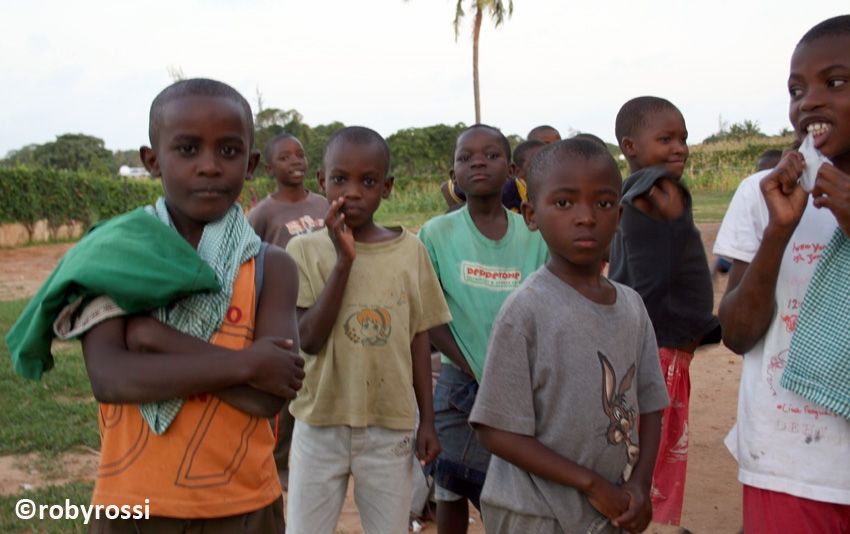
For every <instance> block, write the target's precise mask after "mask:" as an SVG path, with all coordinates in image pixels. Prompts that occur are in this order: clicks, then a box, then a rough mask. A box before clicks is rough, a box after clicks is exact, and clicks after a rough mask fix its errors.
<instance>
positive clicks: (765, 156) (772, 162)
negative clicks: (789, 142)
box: [756, 148, 782, 171]
mask: <svg viewBox="0 0 850 534" xmlns="http://www.w3.org/2000/svg"><path fill="white" fill-rule="evenodd" d="M780 159H782V151H781V150H778V149H776V148H771V149H769V150H765V151H764V152H762V153H761V156H759V159H758V162H756V169H758V170H760V171H763V170H765V169H772V168H774V167H776V166H777V165H778V164H779V160H780Z"/></svg>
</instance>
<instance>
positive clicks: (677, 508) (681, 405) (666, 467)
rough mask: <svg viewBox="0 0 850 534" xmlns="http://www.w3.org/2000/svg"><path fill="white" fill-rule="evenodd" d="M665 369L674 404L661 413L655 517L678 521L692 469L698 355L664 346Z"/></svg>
mask: <svg viewBox="0 0 850 534" xmlns="http://www.w3.org/2000/svg"><path fill="white" fill-rule="evenodd" d="M658 357H659V358H660V360H661V372H662V373H664V382H665V383H666V384H667V393H668V395H670V405H669V406H667V408H665V409H664V411H663V412H662V414H661V441H660V442H659V444H658V456H657V457H656V460H655V471H654V472H653V474H652V492H651V494H650V495H651V498H652V520H653V521H655V522H658V523H664V524H668V525H678V524H679V522H680V521H681V519H682V503H683V501H684V499H685V473H686V472H687V469H688V405H689V404H690V398H691V375H690V373H689V371H688V369H689V368H690V365H691V360H692V359H693V357H694V355H693V354H691V353H689V352H685V351H683V350H677V349H670V348H667V347H660V348H659V349H658Z"/></svg>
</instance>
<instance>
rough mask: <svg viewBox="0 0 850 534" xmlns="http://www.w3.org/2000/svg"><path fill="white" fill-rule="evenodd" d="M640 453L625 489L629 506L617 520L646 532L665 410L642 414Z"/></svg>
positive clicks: (619, 523) (624, 486) (629, 529)
mask: <svg viewBox="0 0 850 534" xmlns="http://www.w3.org/2000/svg"><path fill="white" fill-rule="evenodd" d="M638 436H639V439H640V455H639V456H638V461H637V463H636V464H635V467H634V469H633V470H632V474H631V477H630V478H629V481H628V482H626V483H625V484H624V485H623V489H624V490H625V491H626V493H628V494H629V508H628V510H626V511H625V512H624V513H623V514H622V515H621V516H619V517H618V518H617V519H616V520H615V521H614V523H616V524H617V525H619V526H620V527H621V528H623V529H625V530H627V531H629V532H643V531H644V530H645V529H646V527H647V526H648V525H649V522H650V520H651V519H652V501H651V499H650V495H649V492H650V489H651V488H652V472H653V471H654V470H655V458H656V456H657V454H658V444H659V442H660V441H661V412H651V413H642V414H640V422H639V424H638Z"/></svg>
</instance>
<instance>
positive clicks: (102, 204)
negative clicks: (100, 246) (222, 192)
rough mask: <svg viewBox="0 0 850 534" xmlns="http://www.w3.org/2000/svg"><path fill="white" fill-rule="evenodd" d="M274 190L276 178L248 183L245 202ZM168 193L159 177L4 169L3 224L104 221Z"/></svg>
mask: <svg viewBox="0 0 850 534" xmlns="http://www.w3.org/2000/svg"><path fill="white" fill-rule="evenodd" d="M273 189H274V182H272V181H271V180H267V179H266V180H255V181H251V182H248V183H247V184H246V187H245V190H244V191H243V194H242V198H241V199H240V200H241V201H242V204H243V206H245V207H246V208H247V207H249V206H250V205H251V203H252V200H254V201H256V199H262V198H263V197H265V196H266V195H267V194H268V193H269V192H270V191H272V190H273ZM161 194H162V187H161V186H160V183H159V180H151V179H132V178H118V177H109V176H96V175H92V174H87V173H80V172H71V171H60V170H55V169H45V168H30V167H16V168H10V169H8V168H7V169H0V223H13V222H17V223H22V224H24V225H27V226H30V225H32V224H34V223H35V222H36V221H40V220H43V219H46V220H47V221H48V223H49V224H50V226H52V227H57V226H60V225H62V224H66V223H70V222H74V221H77V222H81V223H82V224H83V225H84V226H85V227H88V226H90V225H92V224H94V223H96V222H98V221H100V220H103V219H108V218H110V217H113V216H115V215H118V214H119V213H123V212H125V211H129V210H131V209H133V208H136V207H138V206H143V205H145V204H151V203H153V202H154V201H155V200H156V199H157V197H159V196H160V195H161Z"/></svg>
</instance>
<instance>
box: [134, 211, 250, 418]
mask: <svg viewBox="0 0 850 534" xmlns="http://www.w3.org/2000/svg"><path fill="white" fill-rule="evenodd" d="M145 209H146V210H147V211H148V212H149V213H152V214H154V215H156V216H157V218H159V220H160V221H162V222H163V223H165V224H167V225H168V226H171V227H173V226H174V224H173V222H172V221H171V217H170V216H169V215H168V210H167V209H166V207H165V200H164V199H163V198H162V197H160V198H159V200H157V202H156V205H155V206H147V207H146V208H145ZM260 243H261V241H260V238H259V237H257V234H256V233H255V232H254V229H253V228H251V225H250V224H249V223H248V219H246V218H245V215H244V214H243V213H242V208H241V206H239V204H233V206H231V207H230V209H229V210H228V211H227V213H226V214H225V215H224V217H222V218H221V219H219V220H217V221H215V222H211V223H209V224H207V225H206V226H205V227H204V233H203V235H202V236H201V241H200V242H199V243H198V255H199V256H200V257H201V259H203V260H204V261H205V262H207V264H208V265H209V266H210V267H212V270H213V271H214V272H215V275H216V278H217V279H218V281H219V283H220V284H221V291H218V292H215V293H196V294H193V295H191V296H188V297H186V298H185V299H183V300H180V301H177V302H175V303H173V304H172V305H170V306H166V307H164V308H159V309H157V310H155V311H154V312H153V317H154V318H156V319H157V320H159V321H161V322H163V323H165V324H167V325H168V326H170V327H172V328H174V329H175V330H179V331H180V332H183V333H184V334H189V335H191V336H194V337H197V338H199V339H203V340H205V341H206V340H209V339H210V338H211V337H212V335H213V334H214V333H215V332H216V330H218V328H219V327H220V326H221V323H222V322H223V321H224V316H225V314H226V313H227V308H228V306H230V298H231V297H232V295H233V282H234V281H235V280H236V275H237V274H238V273H239V268H240V267H241V266H242V264H243V263H245V262H246V261H248V260H249V259H251V258H253V257H254V256H256V255H257V252H259V250H260ZM181 406H183V399H180V398H177V399H170V400H167V401H160V402H150V403H145V404H140V405H139V409H140V410H141V412H142V416H143V417H144V418H145V420H146V421H147V422H148V424H149V425H150V427H151V429H152V430H153V431H154V433H156V434H162V433H163V432H165V431H166V430H167V429H168V426H169V425H170V424H171V422H172V421H174V418H175V417H177V412H179V411H180V407H181Z"/></svg>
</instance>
